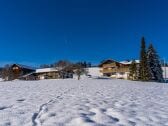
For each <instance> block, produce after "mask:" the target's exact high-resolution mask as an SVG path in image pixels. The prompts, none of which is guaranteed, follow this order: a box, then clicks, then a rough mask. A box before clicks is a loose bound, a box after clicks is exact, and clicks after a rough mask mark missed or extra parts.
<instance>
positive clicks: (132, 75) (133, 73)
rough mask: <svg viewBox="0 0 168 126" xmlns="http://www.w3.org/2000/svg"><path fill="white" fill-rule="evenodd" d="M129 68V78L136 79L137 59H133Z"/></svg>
mask: <svg viewBox="0 0 168 126" xmlns="http://www.w3.org/2000/svg"><path fill="white" fill-rule="evenodd" d="M129 69H130V74H129V78H130V79H131V80H136V79H137V65H136V61H135V60H133V61H132V63H131V65H130V68H129Z"/></svg>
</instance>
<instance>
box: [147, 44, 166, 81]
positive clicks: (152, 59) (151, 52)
mask: <svg viewBox="0 0 168 126" xmlns="http://www.w3.org/2000/svg"><path fill="white" fill-rule="evenodd" d="M147 59H148V66H149V73H150V74H149V75H150V79H151V80H156V81H159V82H162V81H163V71H162V67H161V62H160V60H159V56H158V54H157V52H156V50H155V49H154V47H153V45H152V44H150V46H149V48H148V51H147Z"/></svg>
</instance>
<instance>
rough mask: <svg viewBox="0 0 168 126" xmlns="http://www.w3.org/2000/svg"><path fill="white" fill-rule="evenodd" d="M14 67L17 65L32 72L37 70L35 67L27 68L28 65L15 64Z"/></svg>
mask: <svg viewBox="0 0 168 126" xmlns="http://www.w3.org/2000/svg"><path fill="white" fill-rule="evenodd" d="M13 65H17V66H19V67H20V68H25V69H30V70H36V68H35V67H31V66H26V65H22V64H13ZM13 65H12V66H13Z"/></svg>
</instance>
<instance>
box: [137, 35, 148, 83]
mask: <svg viewBox="0 0 168 126" xmlns="http://www.w3.org/2000/svg"><path fill="white" fill-rule="evenodd" d="M139 79H140V80H142V81H148V80H149V71H148V63H147V54H146V45H145V38H144V37H142V40H141V52H140V66H139Z"/></svg>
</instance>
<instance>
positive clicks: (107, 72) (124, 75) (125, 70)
mask: <svg viewBox="0 0 168 126" xmlns="http://www.w3.org/2000/svg"><path fill="white" fill-rule="evenodd" d="M131 63H132V61H122V62H118V61H116V60H112V59H108V60H105V61H103V62H102V63H101V64H100V65H99V67H100V73H101V74H102V76H106V77H111V78H117V79H129V73H130V65H131ZM136 63H137V65H138V64H139V61H138V60H136Z"/></svg>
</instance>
